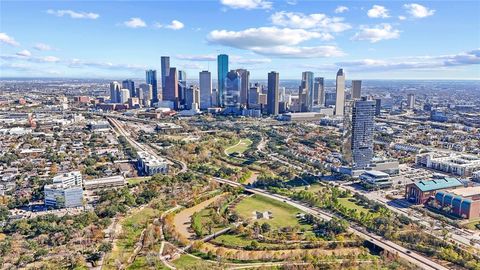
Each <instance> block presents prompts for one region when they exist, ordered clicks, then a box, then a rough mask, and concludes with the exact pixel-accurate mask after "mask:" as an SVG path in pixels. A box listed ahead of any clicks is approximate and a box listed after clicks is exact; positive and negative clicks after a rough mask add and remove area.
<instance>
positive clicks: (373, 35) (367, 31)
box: [352, 23, 400, 43]
mask: <svg viewBox="0 0 480 270" xmlns="http://www.w3.org/2000/svg"><path fill="white" fill-rule="evenodd" d="M398 37H400V31H399V30H397V29H394V28H393V27H392V26H391V25H390V24H388V23H382V24H379V25H376V26H374V27H370V28H369V27H367V26H360V32H357V33H356V34H355V35H354V36H353V37H352V40H368V41H370V42H372V43H375V42H378V41H381V40H387V39H397V38H398Z"/></svg>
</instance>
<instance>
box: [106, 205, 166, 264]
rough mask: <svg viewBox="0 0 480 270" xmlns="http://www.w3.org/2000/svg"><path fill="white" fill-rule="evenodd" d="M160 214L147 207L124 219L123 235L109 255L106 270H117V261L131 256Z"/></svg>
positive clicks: (122, 223)
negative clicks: (150, 224) (146, 230)
mask: <svg viewBox="0 0 480 270" xmlns="http://www.w3.org/2000/svg"><path fill="white" fill-rule="evenodd" d="M159 212H160V211H158V210H155V209H153V208H150V207H145V208H143V209H141V210H136V211H134V212H133V213H131V214H130V215H128V216H126V217H125V218H124V219H123V221H122V222H121V225H122V232H121V235H120V236H119V238H118V240H117V242H116V245H115V246H114V248H113V249H112V252H111V253H110V254H108V255H107V258H106V265H105V269H115V268H116V267H115V265H116V261H117V260H120V261H123V260H126V259H127V258H128V256H130V254H131V253H132V252H133V250H134V247H135V243H136V242H137V241H138V240H139V238H140V235H141V234H142V231H143V229H145V228H146V226H147V223H148V222H149V221H150V220H151V219H153V218H154V217H156V216H158V215H159V214H160V213H159Z"/></svg>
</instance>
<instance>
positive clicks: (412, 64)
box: [335, 49, 480, 72]
mask: <svg viewBox="0 0 480 270" xmlns="http://www.w3.org/2000/svg"><path fill="white" fill-rule="evenodd" d="M335 64H336V65H337V66H341V67H346V68H348V69H350V70H353V71H366V72H368V71H370V72H372V71H389V70H401V69H432V68H446V67H452V66H468V65H478V64H480V49H474V50H471V51H467V52H462V53H458V54H453V55H440V56H411V57H402V58H391V59H384V60H380V59H361V60H354V61H345V62H338V63H335Z"/></svg>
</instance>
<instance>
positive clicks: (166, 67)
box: [160, 56, 170, 100]
mask: <svg viewBox="0 0 480 270" xmlns="http://www.w3.org/2000/svg"><path fill="white" fill-rule="evenodd" d="M160 60H161V73H162V74H161V75H162V100H163V92H164V91H165V88H166V86H167V77H168V75H170V57H169V56H162V57H161V58H160Z"/></svg>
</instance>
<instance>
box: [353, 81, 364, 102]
mask: <svg viewBox="0 0 480 270" xmlns="http://www.w3.org/2000/svg"><path fill="white" fill-rule="evenodd" d="M361 97H362V81H361V80H353V81H352V99H360V98H361Z"/></svg>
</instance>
